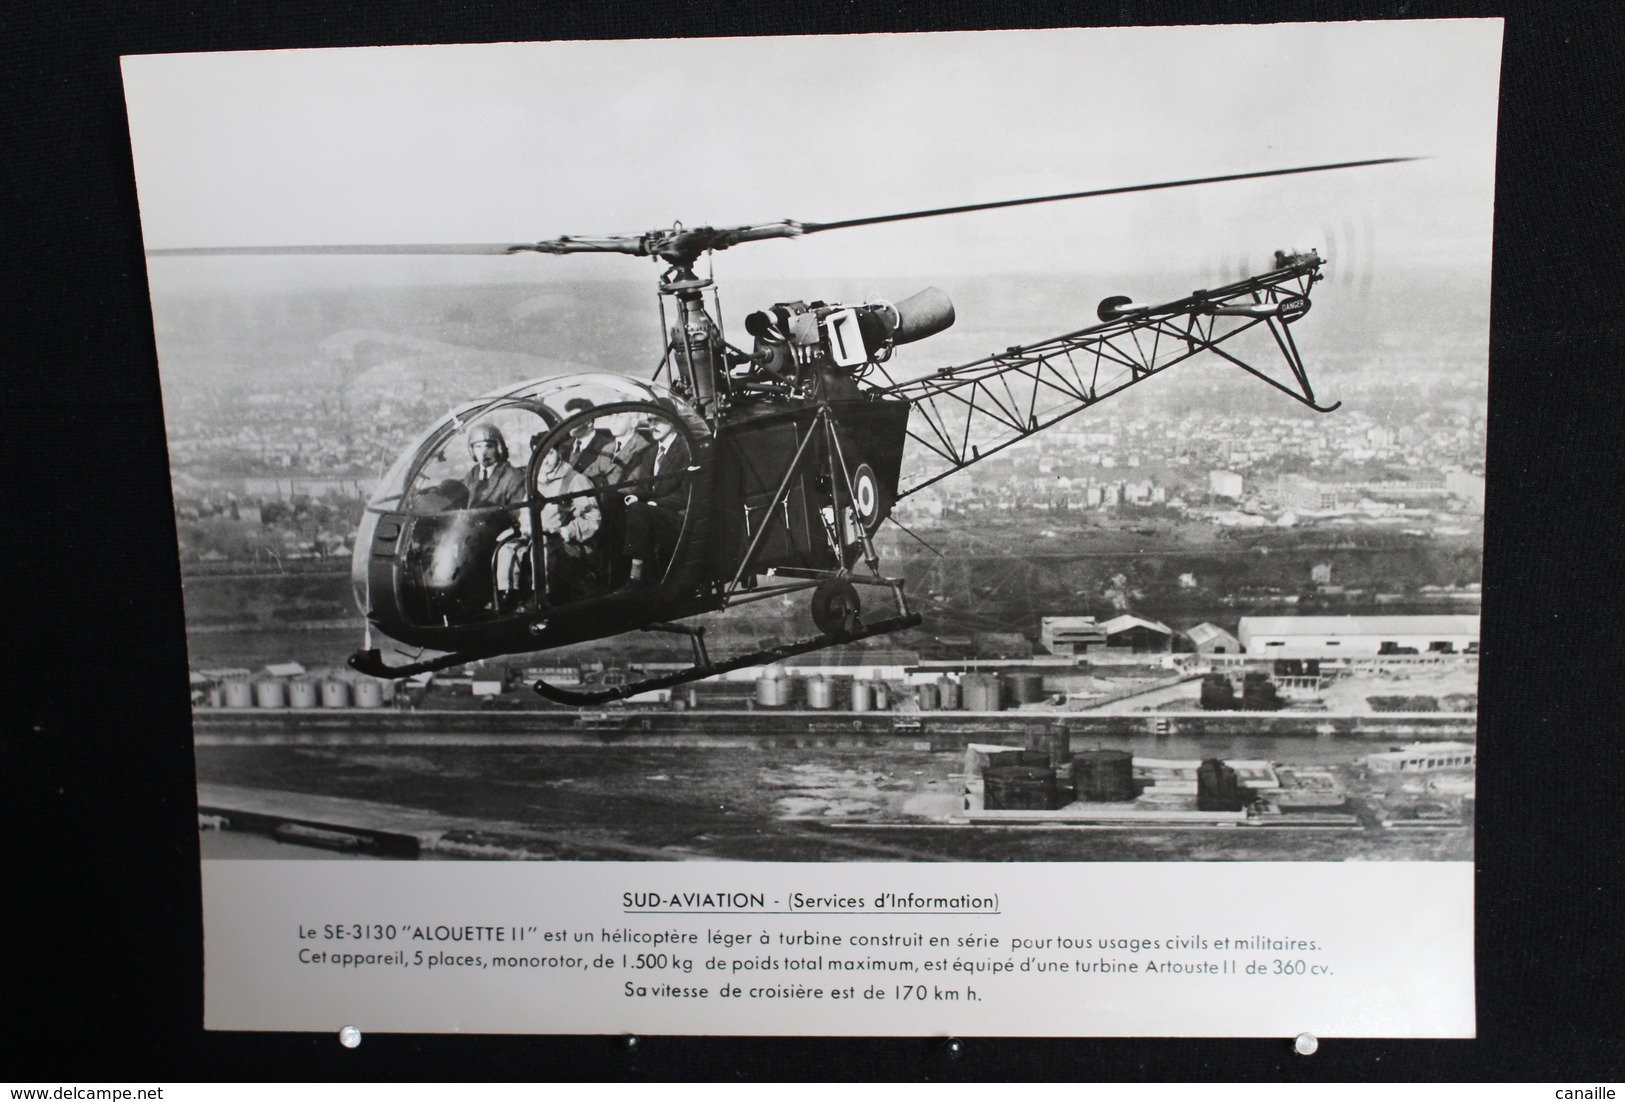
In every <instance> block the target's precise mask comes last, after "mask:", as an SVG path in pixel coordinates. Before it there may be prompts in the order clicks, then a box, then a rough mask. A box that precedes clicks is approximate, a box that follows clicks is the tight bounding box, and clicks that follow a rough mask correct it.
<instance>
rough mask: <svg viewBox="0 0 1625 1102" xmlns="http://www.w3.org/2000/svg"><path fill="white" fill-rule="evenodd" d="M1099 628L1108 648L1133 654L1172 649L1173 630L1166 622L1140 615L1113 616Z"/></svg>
mask: <svg viewBox="0 0 1625 1102" xmlns="http://www.w3.org/2000/svg"><path fill="white" fill-rule="evenodd" d="M1100 630H1101V631H1103V632H1105V634H1106V646H1107V648H1108V649H1110V650H1126V651H1130V652H1132V653H1134V654H1156V653H1159V652H1162V651H1168V650H1172V649H1173V641H1174V631H1173V629H1172V628H1170V627H1169V626H1168V625H1167V624H1159V623H1158V622H1157V621H1155V620H1147V619H1145V618H1144V617H1142V616H1130V615H1128V614H1127V613H1124V614H1123V615H1122V616H1113V617H1112V618H1111V619H1110V620H1107V621H1106V622H1105V623H1104V624H1101V625H1100Z"/></svg>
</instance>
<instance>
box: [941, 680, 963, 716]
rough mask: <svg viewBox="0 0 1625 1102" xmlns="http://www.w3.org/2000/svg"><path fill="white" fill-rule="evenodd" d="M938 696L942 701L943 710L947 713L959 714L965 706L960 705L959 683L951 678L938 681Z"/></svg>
mask: <svg viewBox="0 0 1625 1102" xmlns="http://www.w3.org/2000/svg"><path fill="white" fill-rule="evenodd" d="M937 696H938V698H939V699H940V700H941V701H942V710H943V711H945V712H957V711H959V709H960V708H961V707H962V706H963V705H962V704H961V703H960V693H959V682H957V681H955V680H954V679H953V678H951V677H944V678H941V679H939V680H938V681H937Z"/></svg>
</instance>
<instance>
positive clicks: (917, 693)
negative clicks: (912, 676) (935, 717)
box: [914, 681, 942, 712]
mask: <svg viewBox="0 0 1625 1102" xmlns="http://www.w3.org/2000/svg"><path fill="white" fill-rule="evenodd" d="M914 700H915V703H916V704H917V705H918V706H919V709H920V711H922V712H934V711H936V710H937V708H939V707H940V706H941V701H942V697H941V695H940V694H939V693H938V692H937V685H936V682H934V681H927V682H926V683H925V684H923V685H920V686H917V687H916V688H915V690H914Z"/></svg>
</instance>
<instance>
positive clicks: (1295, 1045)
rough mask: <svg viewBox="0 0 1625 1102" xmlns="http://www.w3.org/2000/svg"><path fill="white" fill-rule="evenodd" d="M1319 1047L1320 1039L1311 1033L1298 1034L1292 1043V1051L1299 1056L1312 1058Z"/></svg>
mask: <svg viewBox="0 0 1625 1102" xmlns="http://www.w3.org/2000/svg"><path fill="white" fill-rule="evenodd" d="M1319 1047H1320V1038H1319V1037H1316V1036H1315V1035H1314V1034H1313V1033H1300V1034H1298V1035H1297V1037H1295V1038H1293V1041H1292V1050H1293V1051H1294V1052H1296V1053H1297V1054H1298V1055H1299V1056H1313V1055H1314V1054H1315V1050H1316V1049H1318V1048H1319Z"/></svg>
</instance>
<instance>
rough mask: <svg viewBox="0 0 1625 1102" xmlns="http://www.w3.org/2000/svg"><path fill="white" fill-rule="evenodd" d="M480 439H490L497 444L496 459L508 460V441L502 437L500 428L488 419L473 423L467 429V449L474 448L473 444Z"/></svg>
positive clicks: (470, 450)
mask: <svg viewBox="0 0 1625 1102" xmlns="http://www.w3.org/2000/svg"><path fill="white" fill-rule="evenodd" d="M481 440H490V441H492V442H494V443H495V444H496V446H497V459H498V460H500V461H501V462H504V463H506V462H507V461H508V441H507V440H506V439H505V438H504V437H503V435H502V430H501V429H499V428H497V427H496V426H495V425H493V424H491V423H490V422H489V421H486V422H484V423H483V424H479V425H475V426H474V427H473V428H471V429H469V430H468V450H469V452H470V453H472V452H473V450H474V445H475V444H476V443H477V442H478V441H481Z"/></svg>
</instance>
